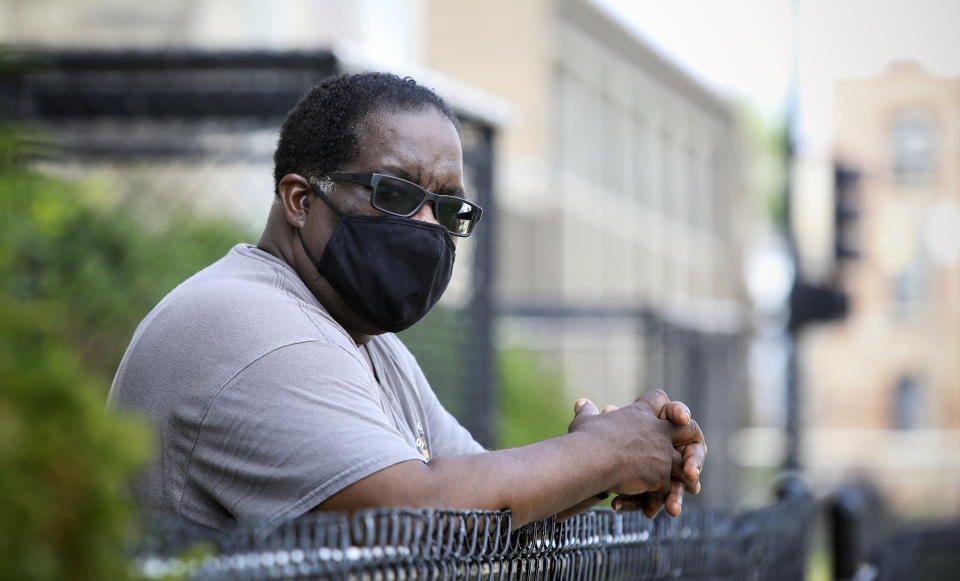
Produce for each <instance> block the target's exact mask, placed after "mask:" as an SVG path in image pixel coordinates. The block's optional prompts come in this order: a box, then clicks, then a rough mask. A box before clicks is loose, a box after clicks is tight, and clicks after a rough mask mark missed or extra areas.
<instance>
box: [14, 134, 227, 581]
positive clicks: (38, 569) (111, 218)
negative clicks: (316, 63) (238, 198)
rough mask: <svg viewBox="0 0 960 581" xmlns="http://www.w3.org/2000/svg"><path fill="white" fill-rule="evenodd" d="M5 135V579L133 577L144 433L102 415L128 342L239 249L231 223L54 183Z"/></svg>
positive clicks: (146, 445)
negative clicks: (160, 308)
mask: <svg viewBox="0 0 960 581" xmlns="http://www.w3.org/2000/svg"><path fill="white" fill-rule="evenodd" d="M22 143H23V142H22V141H19V142H18V137H17V136H16V135H14V134H13V133H12V132H10V131H9V130H5V129H4V128H3V127H2V126H0V579H18V580H38V581H39V580H54V579H71V580H86V579H90V580H94V579H96V580H100V579H124V578H128V577H129V575H130V574H129V564H128V561H127V556H128V553H127V550H128V549H129V547H130V542H131V536H132V535H133V534H134V531H135V530H136V519H135V516H136V515H135V512H134V509H133V507H132V505H131V503H130V500H129V498H128V496H127V495H126V493H125V488H126V484H127V482H128V480H129V478H130V476H131V475H132V474H133V473H134V472H135V470H136V469H137V468H138V467H139V466H142V464H143V463H144V462H145V461H146V460H147V458H148V454H149V450H150V440H149V435H148V431H147V429H146V428H145V426H144V425H143V424H142V422H140V421H138V420H137V419H135V418H130V417H124V416H120V415H119V414H117V413H115V412H112V411H109V410H106V409H105V407H104V404H105V401H106V394H107V390H108V387H109V385H110V380H111V378H112V376H113V373H114V372H115V370H116V367H117V365H118V364H119V361H120V358H121V356H122V354H123V351H124V349H125V348H126V345H127V343H128V342H129V340H130V337H131V336H132V334H133V330H134V329H135V327H136V325H137V324H138V323H139V321H140V320H141V319H142V318H143V316H144V315H146V313H147V312H148V311H149V309H150V308H152V307H153V305H154V304H156V302H157V301H158V300H159V299H160V298H161V297H162V296H163V295H164V294H166V293H167V292H168V291H169V290H170V289H172V288H173V287H174V286H175V285H176V284H178V283H179V282H180V281H181V280H183V279H184V278H186V277H187V276H188V275H190V274H192V273H193V272H194V271H196V270H197V269H199V268H200V267H202V266H204V265H206V264H209V263H210V262H212V261H213V260H215V259H216V258H218V257H220V256H222V255H223V254H224V253H225V252H226V251H227V250H228V249H229V248H230V246H232V245H233V244H234V243H236V242H237V241H239V240H242V239H243V233H242V232H240V231H239V230H238V228H237V227H235V226H233V225H232V224H229V223H226V222H213V221H211V220H209V219H204V218H198V217H194V216H191V215H189V214H188V213H187V212H186V211H182V212H176V211H171V212H170V213H169V215H167V216H163V217H160V218H162V219H159V220H158V219H157V218H158V216H150V217H149V218H150V220H149V221H148V220H147V219H146V217H144V216H142V215H138V214H137V213H136V212H135V211H134V210H133V206H132V204H131V201H130V200H124V199H117V198H116V196H110V195H108V194H109V193H110V192H105V191H103V190H102V189H99V188H97V187H93V186H89V185H88V186H80V185H77V184H73V183H68V182H65V181H61V180H57V179H54V178H51V177H49V176H46V175H44V174H41V173H39V172H37V171H33V170H31V169H29V168H27V167H24V165H23V164H22V163H21V162H22V160H21V159H19V158H18V156H19V155H20V153H21V152H22V151H23V147H22V145H21V144H22Z"/></svg>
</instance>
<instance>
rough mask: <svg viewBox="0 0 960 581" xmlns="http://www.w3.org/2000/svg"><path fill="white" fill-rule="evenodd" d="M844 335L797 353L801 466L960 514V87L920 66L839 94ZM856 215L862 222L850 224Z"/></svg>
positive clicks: (931, 510)
mask: <svg viewBox="0 0 960 581" xmlns="http://www.w3.org/2000/svg"><path fill="white" fill-rule="evenodd" d="M835 128H836V129H835V131H836V133H835V151H836V160H837V161H836V163H837V168H838V170H839V171H838V173H837V175H838V176H839V177H840V179H839V180H838V181H837V184H838V187H837V188H836V193H835V195H836V196H837V198H836V199H837V204H835V205H836V206H838V207H840V209H841V213H843V212H846V213H847V219H846V220H840V222H846V223H845V224H841V225H840V228H839V233H838V234H837V236H838V237H839V238H838V239H837V240H836V242H837V244H836V247H840V246H846V247H849V248H850V249H855V250H856V251H857V253H858V254H859V258H855V259H852V260H850V259H847V260H842V259H841V260H840V262H839V267H838V268H837V269H836V270H835V272H834V276H835V277H836V279H835V281H834V282H835V284H838V285H839V287H840V288H842V289H843V290H844V291H845V292H846V293H848V295H849V299H850V312H849V315H848V317H847V318H846V320H844V321H843V322H842V323H833V324H827V325H822V326H815V327H812V328H810V329H808V330H807V331H806V332H805V333H804V334H803V335H802V336H801V341H800V344H799V345H800V358H801V359H800V361H801V370H802V371H801V373H802V378H801V380H802V385H803V387H802V389H803V398H804V414H803V416H804V419H803V426H804V428H806V429H805V432H804V433H803V463H804V464H805V466H806V467H807V469H808V470H809V473H810V474H811V476H812V477H813V479H814V481H815V482H816V483H817V484H818V485H820V486H822V487H823V489H829V487H830V486H832V485H834V484H836V483H838V482H841V481H844V480H850V479H852V478H861V477H862V478H869V479H872V480H874V481H875V482H876V483H877V484H878V485H879V486H880V487H881V488H882V490H883V491H884V492H885V493H886V494H887V495H888V496H889V497H890V499H891V500H892V501H893V503H894V505H895V506H896V507H897V508H899V509H901V511H903V512H905V513H907V514H915V515H928V516H929V515H941V516H942V515H944V514H952V515H957V514H960V486H958V482H960V357H958V353H960V79H944V78H937V77H933V76H930V75H928V74H927V73H925V72H924V71H923V70H922V69H920V68H919V67H917V66H915V65H911V64H897V65H893V66H891V67H890V68H889V69H888V70H887V71H886V72H885V73H884V74H882V75H880V76H878V77H876V78H870V79H857V80H846V81H840V82H838V83H837V84H836V88H835ZM850 211H853V212H854V213H851V212H850Z"/></svg>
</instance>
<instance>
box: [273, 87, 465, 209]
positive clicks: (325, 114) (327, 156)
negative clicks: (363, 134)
mask: <svg viewBox="0 0 960 581" xmlns="http://www.w3.org/2000/svg"><path fill="white" fill-rule="evenodd" d="M428 106H433V107H436V108H437V110H438V111H440V112H441V113H443V115H445V116H446V117H447V118H448V119H450V121H451V122H452V123H453V124H454V126H457V118H456V115H454V113H453V111H451V110H450V107H448V106H447V104H446V103H445V102H444V101H443V99H441V98H440V96H439V95H437V94H436V93H434V92H433V91H431V90H430V89H428V88H426V87H424V86H422V85H418V84H417V82H416V81H414V80H413V79H411V78H410V77H406V78H400V77H398V76H397V75H394V74H390V73H361V74H343V75H337V76H331V77H327V78H326V79H324V80H323V81H321V82H320V83H319V84H318V85H316V86H314V87H313V88H312V89H310V91H309V92H308V93H307V94H306V95H304V96H303V97H302V98H301V99H300V101H299V102H297V104H296V105H294V106H293V109H291V110H290V112H289V113H287V118H286V119H285V120H284V122H283V126H282V127H281V128H280V139H279V141H278V142H277V150H276V152H274V154H273V184H274V190H275V191H276V189H277V187H278V186H279V184H280V180H281V179H283V176H285V175H287V174H290V173H297V174H300V175H302V176H304V177H307V178H316V177H318V176H320V175H322V174H324V173H328V172H332V171H336V170H338V169H341V168H342V166H343V165H344V164H346V163H348V162H350V161H351V160H353V159H355V158H356V157H357V155H359V153H360V140H359V135H358V133H357V131H358V126H359V123H360V120H361V119H362V118H363V117H364V116H365V115H367V114H368V113H371V112H373V111H415V110H419V109H421V108H423V107H428Z"/></svg>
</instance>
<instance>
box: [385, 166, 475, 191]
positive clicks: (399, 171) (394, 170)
mask: <svg viewBox="0 0 960 581" xmlns="http://www.w3.org/2000/svg"><path fill="white" fill-rule="evenodd" d="M375 172H376V173H383V174H387V175H392V176H394V177H398V178H400V179H404V180H407V181H408V182H413V183H415V184H418V185H419V184H420V176H419V175H414V174H412V173H410V171H408V170H406V169H404V168H402V167H400V166H396V165H385V166H383V167H380V168H377V169H376V170H375ZM421 187H423V186H421ZM434 193H435V194H443V195H445V196H457V197H459V198H466V197H467V195H466V192H465V191H464V189H463V188H461V187H460V186H443V187H442V188H441V189H440V191H439V192H434Z"/></svg>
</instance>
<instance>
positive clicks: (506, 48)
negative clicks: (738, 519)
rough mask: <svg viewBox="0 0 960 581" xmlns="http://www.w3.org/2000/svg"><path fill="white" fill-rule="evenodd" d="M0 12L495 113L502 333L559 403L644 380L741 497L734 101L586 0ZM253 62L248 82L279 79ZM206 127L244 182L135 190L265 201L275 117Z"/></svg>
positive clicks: (43, 1)
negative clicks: (359, 80) (305, 66)
mask: <svg viewBox="0 0 960 581" xmlns="http://www.w3.org/2000/svg"><path fill="white" fill-rule="evenodd" d="M0 22H5V23H6V24H0V41H3V42H14V43H20V44H28V45H39V46H57V47H64V46H66V47H82V48H90V47H96V48H108V49H124V50H126V49H130V48H137V49H148V50H155V49H165V48H177V49H184V48H186V49H191V50H197V49H200V50H204V51H210V50H221V49H223V50H238V49H239V50H249V49H259V50H269V51H286V50H291V49H296V50H307V51H310V50H317V49H332V54H333V55H334V57H335V58H336V60H337V62H338V63H341V64H342V66H341V67H340V68H341V69H346V70H359V69H363V68H368V69H370V68H375V69H386V70H392V71H395V72H398V73H400V74H409V75H411V76H414V77H415V78H417V79H418V80H420V81H422V82H424V83H425V84H427V85H428V86H432V87H434V88H436V89H437V90H438V91H439V92H440V93H441V94H442V95H443V96H444V97H446V98H448V99H449V100H451V101H452V104H453V105H454V106H455V108H456V109H457V110H458V111H460V112H469V113H472V114H473V115H474V116H475V117H477V118H479V119H481V120H484V121H485V122H486V123H488V124H490V125H494V126H499V127H501V128H502V130H500V131H499V132H498V139H497V149H496V161H495V163H494V164H493V167H494V172H493V173H494V176H495V178H496V184H495V187H494V191H495V192H496V204H495V205H496V212H495V213H491V220H488V221H487V223H486V224H485V225H484V227H485V228H486V229H487V230H489V231H491V232H495V233H496V247H497V248H498V250H497V252H496V254H495V256H494V257H495V260H494V261H493V264H494V265H495V266H494V268H495V271H494V273H493V274H494V276H493V277H492V280H493V281H494V284H495V305H496V307H497V309H498V311H499V313H500V315H501V316H500V317H499V318H498V325H497V329H498V330H499V341H500V342H501V344H506V345H514V344H515V345H519V346H522V347H524V348H529V349H534V350H536V351H538V352H540V353H541V354H542V355H543V358H544V360H545V361H546V362H547V363H548V364H551V365H553V366H555V367H556V368H557V369H559V370H560V371H561V372H562V373H563V375H564V377H565V380H566V384H567V385H566V390H567V393H566V394H563V396H562V397H563V398H565V399H566V400H567V401H569V402H570V404H571V406H572V402H573V401H574V399H576V398H577V397H583V396H587V397H591V398H593V399H594V400H595V401H596V402H597V403H598V404H601V405H603V404H606V403H614V404H618V405H623V404H625V403H628V402H630V401H632V400H633V399H634V398H635V397H636V396H637V395H639V394H640V393H641V392H643V391H645V390H646V389H648V388H650V387H653V386H657V387H663V388H665V389H666V390H667V391H668V392H669V393H670V394H671V395H672V396H673V397H675V398H677V399H682V400H684V401H686V402H687V403H689V404H690V406H691V407H692V408H693V410H694V414H695V417H697V418H698V420H699V421H700V422H701V424H702V425H703V426H704V428H705V430H706V433H707V437H708V440H709V442H710V445H711V447H710V450H711V451H710V461H709V462H708V465H707V468H706V472H705V474H704V478H705V479H706V482H708V483H709V484H708V485H707V486H705V489H704V491H705V492H704V495H703V500H705V501H706V502H707V503H710V504H726V503H730V502H732V501H734V500H736V499H737V495H738V490H737V486H738V485H737V474H736V472H735V470H734V466H733V464H732V463H731V462H730V461H729V459H728V457H727V449H728V445H727V441H728V439H729V437H730V436H731V434H732V433H733V431H734V430H735V429H736V428H737V427H739V426H740V425H741V423H742V418H743V417H744V415H745V407H746V406H745V405H744V400H745V397H746V389H745V383H746V373H745V370H744V367H745V365H744V361H745V350H746V335H747V329H746V325H745V321H746V320H747V317H746V313H747V305H746V299H745V293H744V289H743V284H742V281H741V273H742V272H743V269H742V267H741V239H742V236H743V235H744V230H745V229H744V227H743V226H744V224H743V222H744V218H743V214H742V212H741V201H742V200H741V191H742V187H741V173H742V171H741V163H740V157H739V141H740V137H739V135H738V131H737V124H736V120H735V116H734V113H733V111H732V109H731V107H730V106H729V105H728V104H727V103H725V102H724V101H723V100H722V99H720V98H718V97H717V96H715V95H714V94H713V93H711V92H710V91H709V90H707V89H705V88H704V87H703V86H702V85H701V84H700V83H698V82H696V81H695V80H693V79H692V78H691V77H690V76H689V75H687V74H686V73H684V71H682V70H680V69H679V68H678V67H677V66H676V65H675V64H673V63H671V62H669V61H668V60H667V59H666V58H664V57H663V56H661V55H660V54H659V53H657V52H656V51H655V50H653V49H652V48H651V47H650V46H649V45H647V44H646V43H645V42H644V41H642V40H641V39H639V38H637V37H636V35H634V34H632V33H631V32H630V31H628V30H627V29H626V28H624V26H623V25H621V24H619V23H618V22H616V21H615V20H613V19H612V18H611V17H610V16H608V15H607V14H606V13H605V12H604V11H603V10H601V9H600V8H598V7H597V6H596V5H595V4H594V3H593V2H591V1H589V0H532V1H530V2H509V1H506V0H489V1H481V0H464V1H461V2H446V1H443V0H406V1H390V0H363V1H358V2H349V3H348V2H339V1H334V0H317V1H309V0H296V1H291V2H284V3H281V4H275V3H271V2H257V1H247V2H242V3H234V2H224V1H219V0H201V1H196V2H183V1H178V0H160V1H158V2H155V3H153V4H152V5H151V8H150V9H149V10H146V9H143V8H141V7H139V6H136V5H131V4H129V3H118V2H108V1H106V0H81V1H78V2H72V3H65V2H55V1H51V0H39V1H37V0H31V1H22V0H0ZM278 54H279V53H278ZM301 56H302V55H301ZM256 74H257V75H258V76H257V77H256V78H254V77H250V78H251V79H252V81H251V83H247V85H244V86H245V87H247V86H248V85H250V84H259V85H261V86H265V87H271V86H274V85H276V84H277V83H278V82H281V79H282V78H284V77H283V76H282V75H274V76H271V75H270V74H269V72H268V71H264V70H261V71H259V72H257V73H256ZM298 74H299V73H298ZM308 74H309V71H305V72H303V73H302V74H301V77H302V76H303V75H308ZM195 76H196V77H197V79H198V80H201V79H202V80H203V81H204V82H215V81H216V79H220V78H223V76H222V75H220V74H219V73H196V74H195ZM233 82H234V81H230V83H233ZM498 97H499V99H498ZM154 125H155V127H153V128H152V129H155V130H157V131H160V132H161V133H162V132H169V131H177V130H180V129H183V130H186V131H187V132H190V131H193V129H192V126H190V127H180V126H177V125H176V124H171V123H169V122H164V121H160V122H157V123H155V124H154ZM468 129H469V128H468ZM115 133H124V135H123V137H124V139H128V138H130V133H129V132H122V131H119V130H118V131H115ZM75 134H76V135H78V136H80V137H79V138H80V140H81V141H83V140H84V139H88V138H89V133H84V132H83V131H82V130H81V131H79V132H75ZM151 135H152V134H151V133H149V132H148V133H144V134H142V135H141V136H142V139H141V141H150V140H151V139H152V137H151ZM200 135H201V136H202V138H201V141H200V143H201V145H206V146H208V147H213V148H218V147H227V148H229V149H230V150H231V151H232V150H234V149H238V148H239V149H240V150H242V151H241V154H242V155H241V156H240V157H241V158H242V160H243V161H250V160H252V161H253V164H252V165H250V164H245V163H244V164H239V166H231V167H228V168H226V169H227V170H228V171H229V172H231V173H230V175H232V176H241V177H242V179H239V180H237V179H231V178H230V177H229V176H228V175H227V174H226V173H223V172H221V169H223V164H222V163H221V162H217V163H216V164H212V167H211V164H203V163H202V162H201V164H200V165H201V171H202V172H203V175H198V176H197V177H196V178H194V179H195V182H194V185H193V186H192V187H190V188H186V189H185V188H182V187H178V186H173V185H171V183H170V181H169V179H168V180H161V179H159V177H160V176H163V175H165V174H167V173H169V172H168V171H167V169H169V168H167V167H160V168H159V171H154V170H153V169H150V167H147V168H145V169H142V171H141V175H145V176H147V179H141V180H139V181H138V182H137V183H136V184H132V185H131V186H130V187H141V188H142V187H148V188H149V189H150V191H151V192H156V191H160V190H164V189H168V190H169V189H173V190H177V191H185V192H198V191H200V192H202V191H203V189H202V188H204V187H206V184H209V183H210V182H211V180H214V181H216V182H217V183H223V184H228V183H229V184H231V188H232V189H231V191H232V192H234V194H235V195H241V196H242V199H244V200H247V203H246V204H245V205H244V207H245V208H248V209H249V210H250V213H248V214H246V215H247V217H248V218H249V219H250V221H255V217H256V216H257V215H258V214H257V213H258V212H259V211H261V210H259V209H260V208H262V212H263V214H265V213H266V210H267V204H266V203H262V202H261V200H262V198H261V197H260V196H262V195H264V194H267V193H268V191H269V189H270V183H269V179H270V175H269V172H267V171H264V169H265V166H266V165H268V164H269V151H270V149H271V145H272V135H273V129H272V125H268V124H267V123H259V124H257V125H256V126H255V127H248V126H239V129H237V127H231V128H230V129H229V130H226V131H225V130H222V129H221V130H218V129H217V127H216V125H215V124H214V125H209V124H208V125H207V126H206V127H205V128H204V131H203V132H201V133H200ZM241 135H247V137H241ZM84 136H86V137H84ZM136 137H137V136H136V135H133V138H136ZM248 150H249V151H248ZM250 151H252V152H253V153H250ZM231 159H236V158H235V156H234V157H231ZM176 163H177V164H179V165H180V166H184V165H186V166H190V165H191V164H192V162H191V161H187V160H178V161H177V162H176ZM468 170H469V168H468ZM191 171H192V170H191V169H190V168H189V167H188V168H187V169H186V173H183V174H181V175H188V176H189V175H194V174H191ZM470 177H471V176H468V178H470ZM181 181H182V180H181ZM261 203H262V205H260V204H261ZM466 246H467V249H468V250H469V247H470V245H469V244H468V245H466ZM468 254H469V253H468ZM464 258H466V259H467V261H470V260H471V259H470V257H469V256H467V257H464ZM459 262H460V261H459V260H458V263H459ZM461 278H463V277H461ZM469 284H471V283H469V282H464V283H463V284H460V283H458V282H457V281H456V280H455V281H454V283H453V284H452V285H451V286H452V288H451V292H449V293H447V294H448V295H450V296H449V297H445V300H446V302H447V303H448V304H450V302H451V301H453V303H456V304H460V305H463V304H468V303H470V302H471V301H472V300H473V299H474V295H472V294H471V293H470V292H469V290H468V289H467V290H465V291H463V292H458V288H459V287H464V288H465V289H466V287H467V286H469ZM429 375H430V374H429V372H428V376H429ZM438 388H439V389H441V390H442V389H443V386H438ZM558 397H559V396H558ZM468 413H469V412H468ZM458 415H460V416H461V418H462V417H463V414H458Z"/></svg>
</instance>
